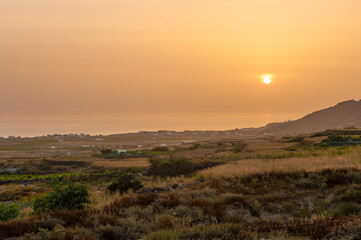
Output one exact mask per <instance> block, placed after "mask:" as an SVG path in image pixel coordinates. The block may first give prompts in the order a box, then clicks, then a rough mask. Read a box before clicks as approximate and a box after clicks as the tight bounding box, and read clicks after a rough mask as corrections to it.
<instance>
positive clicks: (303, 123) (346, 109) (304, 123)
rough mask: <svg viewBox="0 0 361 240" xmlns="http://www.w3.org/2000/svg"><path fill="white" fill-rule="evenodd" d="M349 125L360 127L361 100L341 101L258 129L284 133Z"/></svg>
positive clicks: (278, 133) (316, 130)
mask: <svg viewBox="0 0 361 240" xmlns="http://www.w3.org/2000/svg"><path fill="white" fill-rule="evenodd" d="M350 126H354V127H357V128H361V100H360V101H355V100H350V101H346V102H341V103H339V104H337V105H336V106H334V107H330V108H326V109H323V110H320V111H317V112H314V113H311V114H309V115H307V116H305V117H303V118H301V119H298V120H296V121H290V122H284V123H270V124H268V125H266V126H265V127H262V128H259V130H260V131H261V132H262V133H273V134H275V135H285V134H299V133H312V132H320V131H325V130H327V129H343V128H347V127H350Z"/></svg>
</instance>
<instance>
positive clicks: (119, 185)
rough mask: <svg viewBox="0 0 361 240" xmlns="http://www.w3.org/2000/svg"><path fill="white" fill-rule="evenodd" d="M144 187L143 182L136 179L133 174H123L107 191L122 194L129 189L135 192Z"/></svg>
mask: <svg viewBox="0 0 361 240" xmlns="http://www.w3.org/2000/svg"><path fill="white" fill-rule="evenodd" d="M142 187H143V184H142V181H141V180H140V179H139V178H137V177H135V176H134V175H133V174H131V173H123V174H122V175H120V176H119V177H118V178H117V179H116V180H115V181H113V182H112V183H111V184H109V185H108V187H107V189H108V190H109V191H110V192H116V191H119V192H120V193H121V194H123V193H125V192H127V191H128V189H132V190H133V191H137V190H139V189H141V188H142Z"/></svg>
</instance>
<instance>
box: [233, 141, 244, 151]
mask: <svg viewBox="0 0 361 240" xmlns="http://www.w3.org/2000/svg"><path fill="white" fill-rule="evenodd" d="M245 147H247V144H246V143H237V145H236V146H235V147H234V148H233V149H232V150H233V152H235V153H239V152H242V151H243V149H244V148H245Z"/></svg>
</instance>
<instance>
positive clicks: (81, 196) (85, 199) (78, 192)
mask: <svg viewBox="0 0 361 240" xmlns="http://www.w3.org/2000/svg"><path fill="white" fill-rule="evenodd" d="M89 203H90V194H89V192H88V189H87V187H86V186H85V185H75V184H73V183H71V184H69V185H68V186H66V187H64V188H62V187H60V186H59V185H57V186H55V187H54V190H53V191H52V192H51V193H49V194H47V195H45V196H42V197H38V198H36V199H35V200H34V212H35V213H36V214H39V213H46V212H51V211H54V210H60V209H68V210H75V209H77V210H81V209H84V208H85V207H86V204H89Z"/></svg>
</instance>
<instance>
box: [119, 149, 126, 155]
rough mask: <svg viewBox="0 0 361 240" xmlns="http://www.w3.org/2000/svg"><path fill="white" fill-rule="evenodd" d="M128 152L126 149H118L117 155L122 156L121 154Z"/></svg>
mask: <svg viewBox="0 0 361 240" xmlns="http://www.w3.org/2000/svg"><path fill="white" fill-rule="evenodd" d="M126 152H127V150H126V149H118V150H117V153H118V154H120V153H126Z"/></svg>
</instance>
